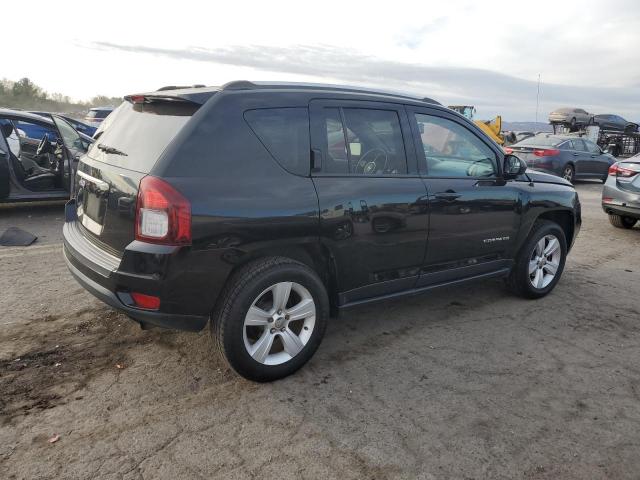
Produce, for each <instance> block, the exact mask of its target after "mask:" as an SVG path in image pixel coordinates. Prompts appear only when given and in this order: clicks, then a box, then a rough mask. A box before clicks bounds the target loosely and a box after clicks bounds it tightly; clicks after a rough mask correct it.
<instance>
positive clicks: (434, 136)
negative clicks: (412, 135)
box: [416, 113, 496, 177]
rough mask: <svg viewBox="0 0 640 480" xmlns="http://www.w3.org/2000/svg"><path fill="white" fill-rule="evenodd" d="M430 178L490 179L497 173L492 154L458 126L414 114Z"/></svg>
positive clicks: (476, 138) (428, 116)
mask: <svg viewBox="0 0 640 480" xmlns="http://www.w3.org/2000/svg"><path fill="white" fill-rule="evenodd" d="M416 121H417V122H418V129H419V131H420V140H421V141H422V148H423V152H424V161H425V162H426V170H427V174H428V175H429V176H436V177H437V176H441V177H490V176H493V175H494V174H495V173H496V169H495V159H496V156H495V153H494V152H493V150H491V148H489V146H487V145H486V144H485V143H484V142H483V141H482V140H480V139H479V138H478V137H476V136H475V135H474V134H473V133H471V132H470V131H469V130H467V129H466V128H465V127H463V126H462V125H460V124H459V123H457V122H454V121H451V120H448V119H446V118H441V117H435V116H431V115H424V114H421V113H417V114H416Z"/></svg>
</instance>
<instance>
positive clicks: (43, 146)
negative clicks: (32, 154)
mask: <svg viewBox="0 0 640 480" xmlns="http://www.w3.org/2000/svg"><path fill="white" fill-rule="evenodd" d="M50 149H51V144H50V143H49V134H48V133H45V134H44V137H42V140H40V143H39V144H38V148H37V150H36V155H42V154H43V153H49V150H50Z"/></svg>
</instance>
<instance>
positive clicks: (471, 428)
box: [0, 183, 640, 480]
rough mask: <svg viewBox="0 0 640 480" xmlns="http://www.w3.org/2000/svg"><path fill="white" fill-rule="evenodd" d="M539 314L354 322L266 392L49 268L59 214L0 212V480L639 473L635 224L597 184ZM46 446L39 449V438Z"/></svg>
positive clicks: (410, 306)
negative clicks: (32, 239) (626, 221)
mask: <svg viewBox="0 0 640 480" xmlns="http://www.w3.org/2000/svg"><path fill="white" fill-rule="evenodd" d="M578 190H579V193H580V196H581V199H582V203H583V215H584V224H583V228H582V231H581V234H580V236H579V238H578V240H577V243H576V245H575V248H574V250H573V251H572V253H571V254H570V256H569V259H568V261H567V266H566V269H565V272H564V275H563V278H562V280H561V282H560V284H559V285H558V286H557V287H556V289H555V291H554V292H553V293H552V294H551V295H549V296H548V297H546V298H545V299H543V300H538V301H526V300H522V299H519V298H516V297H513V296H510V295H509V294H507V293H506V292H505V290H504V288H503V287H502V283H501V282H500V281H487V282H485V283H481V284H475V285H471V286H464V287H460V288H456V289H446V290H442V291H437V292H433V293H431V294H428V295H426V296H421V297H412V298H409V299H404V300H397V301H394V302H388V303H383V304H378V305H375V306H370V307H362V308H360V309H357V310H351V311H349V312H347V313H345V314H343V315H342V316H341V317H340V318H339V319H335V320H332V321H331V322H330V324H329V327H328V329H327V335H326V337H325V339H324V342H323V344H322V345H321V346H320V349H319V350H318V352H317V353H316V355H315V357H314V358H313V359H312V361H311V362H310V363H309V364H308V365H307V366H306V367H305V368H303V369H302V370H301V371H300V372H299V373H297V374H296V375H294V376H292V377H289V378H287V379H285V380H282V381H279V382H276V383H273V384H266V385H258V384H254V383H250V382H248V381H245V380H243V379H241V378H238V377H237V376H236V375H234V374H233V373H232V372H230V371H228V370H227V369H226V368H225V367H224V365H223V364H222V363H221V361H220V360H219V359H218V358H217V356H216V355H215V354H214V353H212V350H211V346H212V343H211V341H210V339H209V337H208V329H207V330H205V331H204V332H202V333H200V334H191V333H180V332H171V331H162V330H151V331H142V330H140V329H139V328H138V327H137V326H136V325H135V324H134V323H133V322H131V321H129V320H128V319H126V318H125V317H124V316H123V315H121V314H119V313H116V312H115V311H112V310H111V309H110V308H108V307H106V306H104V305H102V304H101V303H100V302H99V301H97V300H95V299H94V298H93V297H91V296H90V295H89V294H88V293H86V292H85V291H84V290H83V289H82V288H81V287H80V286H79V285H77V284H76V283H75V281H74V280H73V279H72V278H71V276H70V274H68V273H67V270H66V268H65V266H64V262H63V260H62V257H61V253H60V250H61V244H60V242H61V238H60V237H61V235H60V222H61V221H62V217H63V215H62V209H61V207H60V206H54V207H30V208H29V207H28V208H25V207H21V208H19V209H17V210H0V232H1V231H4V229H5V228H6V227H9V226H21V227H23V228H26V229H29V230H31V231H32V232H34V233H35V234H38V235H41V238H40V239H39V240H38V242H36V243H35V244H34V245H32V246H30V247H26V248H6V247H4V248H3V247H0V273H1V274H0V292H2V294H1V295H0V312H1V313H0V395H1V396H0V472H3V473H2V474H0V477H2V478H8V479H14V478H16V479H18V478H20V479H22V478H25V479H27V478H28V479H31V478H42V479H49V478H51V479H53V478H55V479H62V478H64V479H76V478H77V479H87V478H101V479H102V478H118V479H120V478H123V479H136V478H152V479H162V478H171V479H173V478H224V479H248V478H265V479H268V478H281V479H290V478H292V479H293V478H295V479H298V478H309V479H317V478H323V479H333V478H335V479H341V480H343V479H363V478H367V479H386V478H389V479H396V478H399V479H404V478H406V479H417V478H418V479H440V478H442V479H445V478H446V479H450V478H460V479H471V478H475V479H479V478H491V479H499V478H509V479H514V478H525V479H544V478H548V479H558V478H562V479H586V478H589V479H605V478H606V479H611V478H638V472H640V455H638V451H639V448H640V329H639V321H640V305H639V302H640V273H639V272H640V254H639V250H638V245H639V242H640V229H639V228H638V227H636V228H635V229H634V230H632V231H626V230H620V229H615V228H613V227H612V226H611V225H609V222H608V221H607V219H606V216H605V215H604V213H603V212H602V211H601V209H600V206H599V202H600V191H601V185H600V184H597V183H584V184H581V185H579V186H578ZM54 438H58V440H57V441H55V442H53V443H50V441H49V440H50V439H54Z"/></svg>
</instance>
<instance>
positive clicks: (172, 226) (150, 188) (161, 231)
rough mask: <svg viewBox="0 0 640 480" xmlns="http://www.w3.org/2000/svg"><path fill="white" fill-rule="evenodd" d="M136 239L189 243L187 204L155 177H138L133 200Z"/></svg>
mask: <svg viewBox="0 0 640 480" xmlns="http://www.w3.org/2000/svg"><path fill="white" fill-rule="evenodd" d="M135 234H136V240H141V241H143V242H150V243H161V244H163V245H190V244H191V204H190V203H189V201H188V200H187V199H186V198H184V197H183V196H182V194H181V193H180V192H178V191H177V190H176V189H175V188H173V187H172V186H171V185H169V184H168V183H167V182H165V181H164V180H161V179H159V178H157V177H152V176H146V177H144V178H143V179H142V180H141V181H140V187H139V189H138V201H137V204H136V226H135Z"/></svg>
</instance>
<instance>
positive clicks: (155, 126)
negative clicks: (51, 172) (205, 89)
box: [89, 101, 200, 173]
mask: <svg viewBox="0 0 640 480" xmlns="http://www.w3.org/2000/svg"><path fill="white" fill-rule="evenodd" d="M198 107H200V105H198V104H194V103H191V102H177V101H173V102H164V101H155V102H151V103H142V104H135V105H134V104H132V103H129V102H123V103H122V105H120V106H119V107H118V108H117V109H116V110H114V111H113V113H112V114H111V115H110V116H109V118H107V119H106V120H105V121H104V122H103V123H102V127H101V128H100V129H99V130H98V132H96V141H95V143H93V145H92V146H91V149H90V150H89V156H90V157H91V158H94V159H96V160H99V161H103V162H106V163H109V164H111V165H115V166H117V167H123V168H126V169H128V170H135V171H136V172H141V173H149V172H150V171H151V169H152V168H153V166H154V165H155V163H156V161H157V160H158V158H159V157H160V155H161V154H162V152H163V151H164V149H165V148H166V147H167V145H169V143H170V142H171V140H173V139H174V137H175V136H176V134H177V133H178V132H179V131H180V129H182V127H183V126H184V125H185V124H186V123H187V122H188V121H189V119H190V118H191V116H192V115H193V114H194V113H195V112H196V110H197V109H198ZM98 133H99V134H98ZM110 152H111V153H110Z"/></svg>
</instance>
